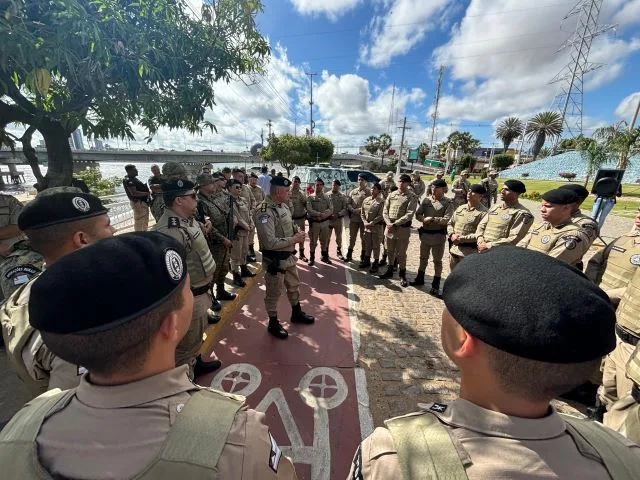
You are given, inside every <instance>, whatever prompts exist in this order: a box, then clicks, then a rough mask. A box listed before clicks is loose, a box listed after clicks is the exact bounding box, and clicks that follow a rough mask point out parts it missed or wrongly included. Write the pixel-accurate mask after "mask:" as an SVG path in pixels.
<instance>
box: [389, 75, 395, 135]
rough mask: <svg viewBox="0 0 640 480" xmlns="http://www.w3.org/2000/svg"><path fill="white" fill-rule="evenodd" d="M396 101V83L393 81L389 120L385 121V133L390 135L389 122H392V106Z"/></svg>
mask: <svg viewBox="0 0 640 480" xmlns="http://www.w3.org/2000/svg"><path fill="white" fill-rule="evenodd" d="M395 101H396V84H395V82H394V83H393V92H392V93H391V108H390V109H389V121H388V122H387V133H388V134H389V135H391V124H392V123H393V107H394V106H395Z"/></svg>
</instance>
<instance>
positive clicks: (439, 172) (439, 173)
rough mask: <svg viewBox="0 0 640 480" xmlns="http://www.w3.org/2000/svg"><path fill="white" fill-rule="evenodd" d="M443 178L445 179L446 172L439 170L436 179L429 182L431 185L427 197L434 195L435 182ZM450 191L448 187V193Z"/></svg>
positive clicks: (428, 187) (428, 186)
mask: <svg viewBox="0 0 640 480" xmlns="http://www.w3.org/2000/svg"><path fill="white" fill-rule="evenodd" d="M442 177H444V170H438V171H437V172H436V178H434V179H433V180H431V181H430V182H429V185H427V195H433V182H435V181H437V180H442ZM448 190H449V188H448V187H447V191H448Z"/></svg>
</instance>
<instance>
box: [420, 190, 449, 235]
mask: <svg viewBox="0 0 640 480" xmlns="http://www.w3.org/2000/svg"><path fill="white" fill-rule="evenodd" d="M454 210H455V205H454V203H453V200H451V199H450V198H447V197H442V198H441V199H440V200H436V199H435V197H427V198H425V199H424V200H422V202H421V203H420V206H419V207H418V209H417V210H416V220H418V221H419V222H422V221H423V220H424V219H425V218H427V217H432V218H433V221H432V222H431V223H428V224H427V225H425V226H423V227H422V228H423V229H424V230H427V231H432V232H441V233H442V235H446V233H447V224H448V223H449V220H450V219H451V215H453V212H454Z"/></svg>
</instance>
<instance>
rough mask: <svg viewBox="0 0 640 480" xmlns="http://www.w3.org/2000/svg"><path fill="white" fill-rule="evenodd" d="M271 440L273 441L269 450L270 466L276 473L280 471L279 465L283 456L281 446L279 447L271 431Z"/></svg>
mask: <svg viewBox="0 0 640 480" xmlns="http://www.w3.org/2000/svg"><path fill="white" fill-rule="evenodd" d="M269 440H270V441H271V449H270V451H269V468H270V469H271V470H273V471H274V472H275V473H278V465H279V464H280V459H281V458H282V451H281V450H280V447H278V444H277V443H276V440H275V439H274V438H273V435H271V432H269Z"/></svg>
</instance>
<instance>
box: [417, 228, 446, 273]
mask: <svg viewBox="0 0 640 480" xmlns="http://www.w3.org/2000/svg"><path fill="white" fill-rule="evenodd" d="M446 243H447V237H446V236H445V235H443V234H439V233H435V234H426V233H423V234H422V235H420V266H419V267H418V270H420V271H423V272H424V271H425V270H426V269H427V264H428V263H429V255H431V256H432V258H433V270H434V275H435V276H436V277H441V276H442V257H443V256H444V248H445V244H446Z"/></svg>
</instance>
